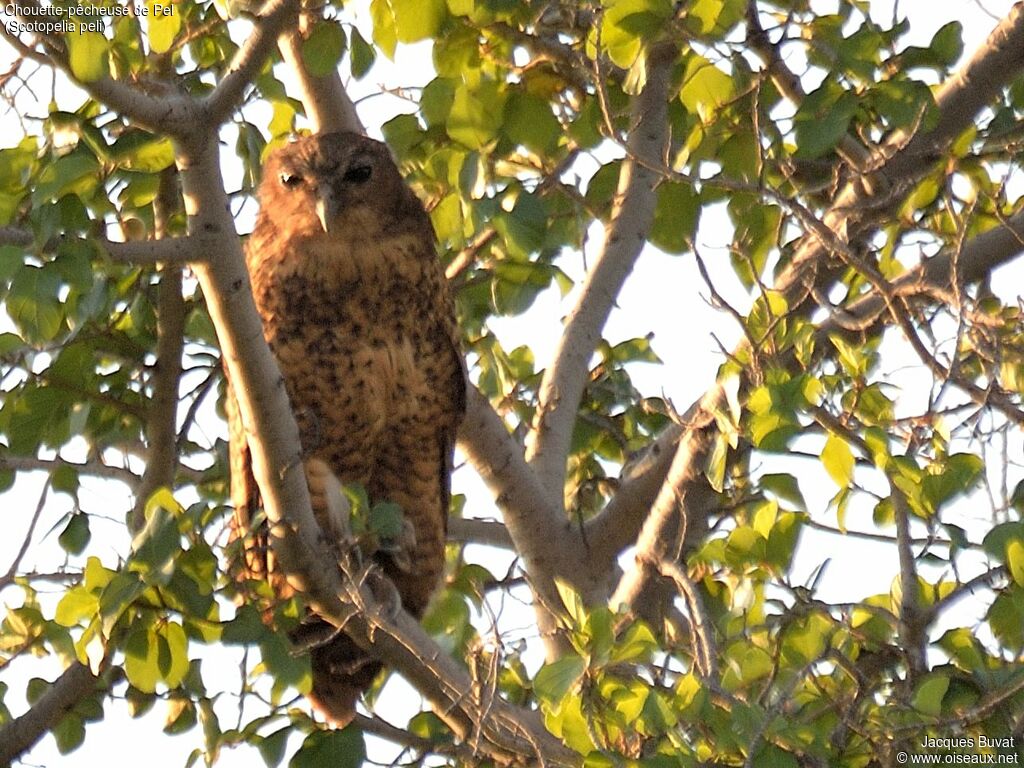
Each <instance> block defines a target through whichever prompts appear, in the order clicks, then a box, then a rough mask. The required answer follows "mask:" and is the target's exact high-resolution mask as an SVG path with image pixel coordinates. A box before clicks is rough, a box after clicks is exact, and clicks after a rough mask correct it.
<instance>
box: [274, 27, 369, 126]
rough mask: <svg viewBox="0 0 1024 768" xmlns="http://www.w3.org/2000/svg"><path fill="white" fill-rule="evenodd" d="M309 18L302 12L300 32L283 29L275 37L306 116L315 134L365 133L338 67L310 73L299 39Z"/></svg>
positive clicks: (301, 39)
mask: <svg viewBox="0 0 1024 768" xmlns="http://www.w3.org/2000/svg"><path fill="white" fill-rule="evenodd" d="M309 19H310V17H309V15H308V14H304V15H303V16H302V19H301V22H300V31H298V32H297V31H295V30H286V31H285V32H284V33H283V34H282V35H281V36H280V37H279V38H278V40H277V45H278V48H279V49H280V51H281V56H282V58H284V60H285V62H286V63H287V64H288V66H289V67H290V68H291V70H292V72H293V73H294V74H295V77H296V79H297V80H298V84H299V90H300V94H299V98H300V99H301V100H302V105H303V106H304V107H305V109H306V119H307V120H309V122H310V125H311V127H312V129H313V132H314V133H332V132H334V131H354V132H356V133H366V129H365V128H364V127H363V124H362V122H360V120H359V115H358V114H357V113H356V108H355V105H354V104H353V103H352V99H350V98H349V97H348V93H347V92H346V91H345V86H344V85H343V84H342V82H341V76H340V75H339V74H338V71H337V69H335V70H334V71H332V72H331V73H330V74H328V75H324V76H323V77H318V76H316V75H313V74H311V73H310V71H309V68H308V67H307V66H306V62H305V60H304V59H303V58H302V41H303V35H304V34H305V32H306V28H307V25H308V23H309Z"/></svg>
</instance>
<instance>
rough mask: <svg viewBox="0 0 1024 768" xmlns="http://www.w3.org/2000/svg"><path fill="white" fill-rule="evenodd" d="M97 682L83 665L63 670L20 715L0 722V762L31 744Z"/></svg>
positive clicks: (33, 744)
mask: <svg viewBox="0 0 1024 768" xmlns="http://www.w3.org/2000/svg"><path fill="white" fill-rule="evenodd" d="M99 684H100V680H99V678H97V677H95V676H94V675H93V674H92V672H90V671H89V668H88V667H86V666H84V665H83V664H79V663H78V662H75V663H73V664H72V665H71V666H70V667H68V668H67V669H66V670H64V672H63V674H61V676H60V677H58V678H57V679H56V680H55V681H54V682H53V684H52V685H51V686H50V687H49V688H48V689H47V691H46V693H44V694H43V695H42V697H41V698H40V699H39V700H38V701H37V702H36V703H35V704H33V705H32V707H31V708H30V709H29V710H28V711H27V712H26V713H25V714H24V715H22V716H21V717H16V718H14V719H13V720H11V721H10V722H9V723H6V724H4V725H0V765H9V764H10V763H12V762H13V761H14V760H16V759H17V758H18V757H20V756H21V755H23V754H24V753H25V752H27V751H28V750H30V749H31V748H32V747H33V746H35V744H36V743H37V742H38V741H39V740H40V739H41V738H43V736H45V735H46V734H47V733H49V732H50V731H52V730H53V729H54V728H55V727H56V726H57V724H58V723H60V721H61V720H63V719H64V716H65V715H66V714H67V713H68V712H70V711H71V710H72V709H74V708H75V706H76V705H77V704H78V702H80V701H82V699H84V698H86V697H87V696H89V695H91V694H92V693H93V692H94V691H95V690H96V687H97V685H99Z"/></svg>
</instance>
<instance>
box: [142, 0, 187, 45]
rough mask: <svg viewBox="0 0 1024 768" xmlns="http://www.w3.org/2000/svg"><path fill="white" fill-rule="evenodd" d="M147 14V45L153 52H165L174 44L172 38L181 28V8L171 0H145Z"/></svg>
mask: <svg viewBox="0 0 1024 768" xmlns="http://www.w3.org/2000/svg"><path fill="white" fill-rule="evenodd" d="M146 8H148V9H149V15H148V16H147V17H146V27H147V29H148V30H149V47H150V49H151V50H152V51H153V53H165V52H167V51H169V50H170V49H171V46H172V45H174V38H175V37H177V35H178V32H179V31H180V30H181V8H180V7H179V6H178V5H177V4H172V3H171V0H146Z"/></svg>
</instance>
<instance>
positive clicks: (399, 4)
mask: <svg viewBox="0 0 1024 768" xmlns="http://www.w3.org/2000/svg"><path fill="white" fill-rule="evenodd" d="M391 7H392V8H393V9H394V18H395V35H396V37H397V38H398V41H399V42H402V43H415V42H416V41H417V40H427V39H429V38H433V37H437V33H438V32H439V31H440V29H441V26H442V25H443V24H444V22H445V19H446V18H447V17H448V4H447V2H445V0H391Z"/></svg>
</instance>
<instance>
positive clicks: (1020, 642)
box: [985, 583, 1024, 653]
mask: <svg viewBox="0 0 1024 768" xmlns="http://www.w3.org/2000/svg"><path fill="white" fill-rule="evenodd" d="M985 618H986V619H987V620H988V623H989V626H990V627H991V628H992V634H993V635H995V637H996V640H998V641H999V642H1000V643H1002V644H1003V645H1005V646H1006V647H1007V648H1009V649H1010V650H1012V651H1014V652H1016V653H1020V651H1021V649H1024V589H1022V588H1021V587H1019V586H1017V584H1016V583H1013V584H1011V585H1010V587H1009V588H1008V589H1006V590H1004V591H1002V592H1000V593H999V594H998V595H996V599H995V600H993V601H992V605H991V606H990V607H989V609H988V615H987V616H986V617H985Z"/></svg>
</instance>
